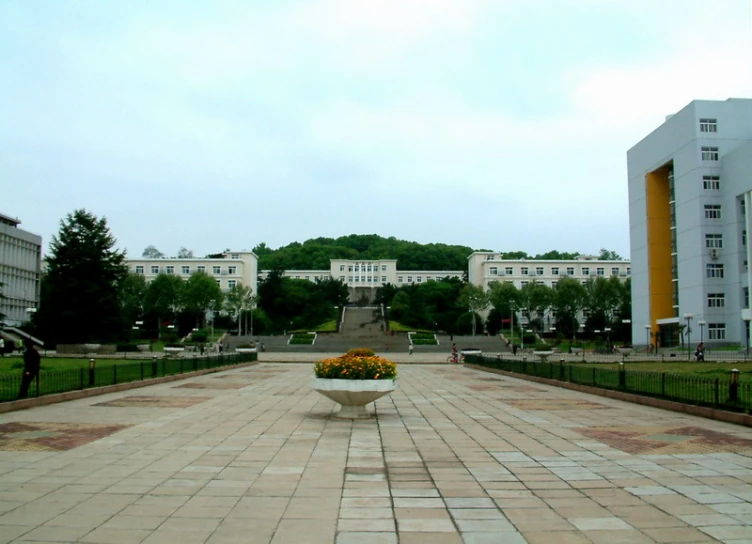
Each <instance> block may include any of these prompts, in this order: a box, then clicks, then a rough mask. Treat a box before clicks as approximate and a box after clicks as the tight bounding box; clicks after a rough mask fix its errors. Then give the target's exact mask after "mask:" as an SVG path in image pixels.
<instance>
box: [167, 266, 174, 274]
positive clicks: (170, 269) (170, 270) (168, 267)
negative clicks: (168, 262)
mask: <svg viewBox="0 0 752 544" xmlns="http://www.w3.org/2000/svg"><path fill="white" fill-rule="evenodd" d="M165 272H167V273H168V274H174V273H175V267H174V266H166V267H165Z"/></svg>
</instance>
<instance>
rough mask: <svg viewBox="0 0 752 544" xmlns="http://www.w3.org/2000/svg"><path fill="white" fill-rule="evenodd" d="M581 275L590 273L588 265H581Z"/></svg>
mask: <svg viewBox="0 0 752 544" xmlns="http://www.w3.org/2000/svg"><path fill="white" fill-rule="evenodd" d="M582 275H583V276H589V275H590V267H589V266H583V267H582Z"/></svg>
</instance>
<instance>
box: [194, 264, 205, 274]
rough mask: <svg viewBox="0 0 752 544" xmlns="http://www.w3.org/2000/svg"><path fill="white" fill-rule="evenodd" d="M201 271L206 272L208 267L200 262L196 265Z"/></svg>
mask: <svg viewBox="0 0 752 544" xmlns="http://www.w3.org/2000/svg"><path fill="white" fill-rule="evenodd" d="M196 268H197V269H198V271H199V272H206V267H205V266H204V265H203V264H200V265H198V266H197V267H196Z"/></svg>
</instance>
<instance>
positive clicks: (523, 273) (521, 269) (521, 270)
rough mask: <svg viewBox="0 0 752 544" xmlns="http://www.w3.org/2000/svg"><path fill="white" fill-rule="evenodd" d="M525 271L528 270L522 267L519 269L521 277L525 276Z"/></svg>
mask: <svg viewBox="0 0 752 544" xmlns="http://www.w3.org/2000/svg"><path fill="white" fill-rule="evenodd" d="M527 270H528V268H527V266H523V267H522V268H520V272H521V273H522V275H523V276H527Z"/></svg>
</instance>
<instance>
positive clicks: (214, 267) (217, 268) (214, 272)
mask: <svg viewBox="0 0 752 544" xmlns="http://www.w3.org/2000/svg"><path fill="white" fill-rule="evenodd" d="M219 273H220V267H218V266H212V274H219Z"/></svg>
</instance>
